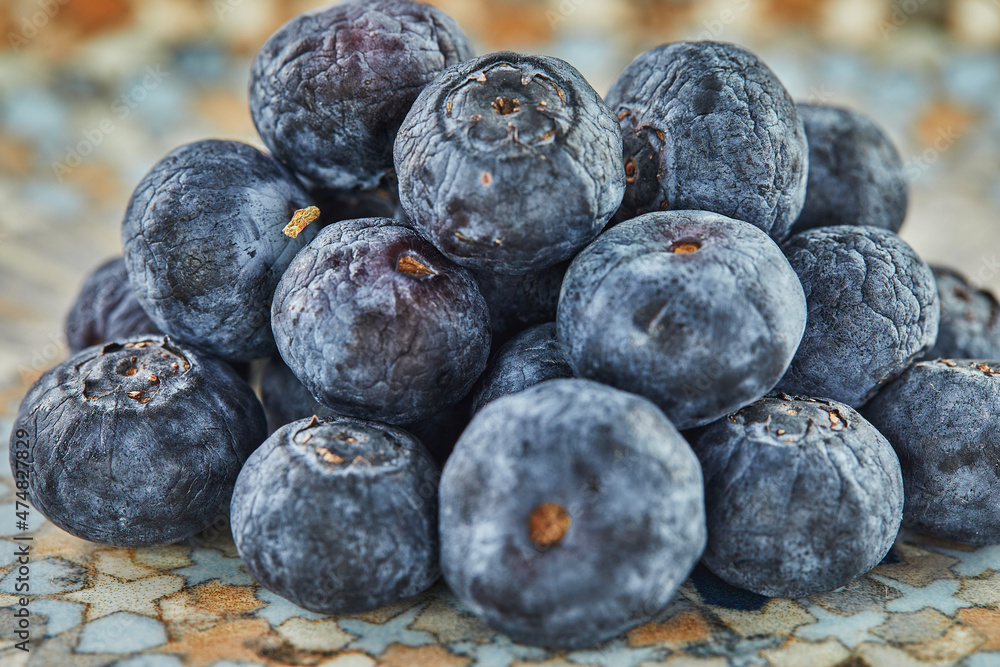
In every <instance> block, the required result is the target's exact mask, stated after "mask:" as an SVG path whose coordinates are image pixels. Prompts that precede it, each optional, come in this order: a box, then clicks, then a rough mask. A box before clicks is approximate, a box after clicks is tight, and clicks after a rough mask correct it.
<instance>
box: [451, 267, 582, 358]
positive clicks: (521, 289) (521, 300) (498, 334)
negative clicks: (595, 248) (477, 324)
mask: <svg viewBox="0 0 1000 667" xmlns="http://www.w3.org/2000/svg"><path fill="white" fill-rule="evenodd" d="M568 268H569V262H568V261H567V262H559V263H558V264H556V265H554V266H550V267H549V268H547V269H542V270H541V271H536V272H534V273H525V274H522V275H519V276H511V275H507V274H504V273H496V272H495V271H477V270H474V269H473V270H471V273H472V276H473V277H474V278H475V279H476V283H477V284H478V285H479V291H480V292H482V294H483V298H484V299H486V305H487V306H488V307H489V309H490V327H491V328H492V329H493V338H494V341H496V340H497V339H506V338H507V337H509V336H511V335H513V334H516V333H518V332H520V331H523V330H524V329H525V328H527V327H530V326H531V325H533V324H542V323H544V322H552V321H553V320H555V319H556V307H557V306H558V304H559V288H560V287H561V286H562V281H563V276H565V275H566V269H568Z"/></svg>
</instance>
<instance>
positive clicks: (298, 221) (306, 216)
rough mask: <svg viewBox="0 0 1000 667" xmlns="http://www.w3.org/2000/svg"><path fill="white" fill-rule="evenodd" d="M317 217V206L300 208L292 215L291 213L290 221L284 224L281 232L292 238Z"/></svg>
mask: <svg viewBox="0 0 1000 667" xmlns="http://www.w3.org/2000/svg"><path fill="white" fill-rule="evenodd" d="M318 217H319V208H317V207H315V206H307V207H306V208H300V209H299V210H297V211H296V212H295V214H294V215H292V219H291V221H290V222H289V223H288V224H287V225H285V228H284V229H282V230H281V233H282V234H284V235H285V236H288V237H291V238H293V239H294V238H296V237H297V236H298V235H299V234H301V233H302V230H303V229H305V228H306V227H308V226H309V225H310V224H311V223H312V222H314V221H315V220H316V219H317V218H318Z"/></svg>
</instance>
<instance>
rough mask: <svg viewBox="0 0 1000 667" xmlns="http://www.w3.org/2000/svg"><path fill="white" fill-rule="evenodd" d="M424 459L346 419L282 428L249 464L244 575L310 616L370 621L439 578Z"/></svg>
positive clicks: (235, 520) (431, 484) (412, 446)
mask: <svg viewBox="0 0 1000 667" xmlns="http://www.w3.org/2000/svg"><path fill="white" fill-rule="evenodd" d="M438 477H439V472H438V468H437V466H436V465H435V464H434V461H433V460H432V459H431V456H430V454H428V453H427V450H425V449H424V448H423V446H422V445H421V444H420V443H419V442H418V441H417V440H416V439H415V438H414V437H413V436H411V435H410V434H408V433H406V432H405V431H402V430H400V429H397V428H392V427H390V426H385V425H382V424H377V423H375V422H366V421H362V420H358V419H350V418H331V419H328V420H319V419H316V418H313V419H309V420H301V421H297V422H292V423H291V424H286V425H285V426H282V427H281V428H280V429H278V430H277V431H276V432H275V433H274V434H272V435H271V437H270V438H268V439H267V441H266V442H265V443H264V444H263V445H262V446H261V448H260V449H258V450H257V451H256V452H254V454H253V456H251V457H250V459H249V460H248V461H247V462H246V465H245V466H244V467H243V471H242V472H241V473H240V476H239V479H238V480H237V481H236V490H235V491H234V493H233V503H232V530H233V540H234V541H235V542H236V549H237V551H239V554H240V558H242V559H243V564H244V565H245V566H246V568H247V571H249V572H250V574H251V575H253V577H254V579H256V580H257V581H258V582H260V584H261V585H262V586H264V587H265V588H267V589H268V590H271V591H273V592H275V593H277V594H278V595H280V596H282V597H284V598H287V599H289V600H291V601H292V602H294V603H295V604H297V605H299V606H300V607H304V608H306V609H309V610H311V611H315V612H320V613H324V614H341V613H354V612H361V611H367V610H369V609H374V608H376V607H381V606H384V605H387V604H392V603H393V602H398V601H399V600H402V599H403V598H407V597H410V596H411V595H416V594H417V593H420V592H421V591H423V590H425V589H427V588H428V587H429V586H430V585H431V584H433V583H434V581H435V580H436V579H437V578H438V575H439V572H440V570H439V567H438V535H437V482H438Z"/></svg>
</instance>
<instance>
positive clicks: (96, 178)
mask: <svg viewBox="0 0 1000 667" xmlns="http://www.w3.org/2000/svg"><path fill="white" fill-rule="evenodd" d="M434 3H435V4H437V5H439V6H441V7H442V8H443V9H445V11H447V12H448V13H449V14H451V15H452V16H453V17H454V18H455V19H456V20H457V21H458V22H459V23H460V24H461V25H462V26H463V27H464V28H465V29H466V30H467V31H468V32H469V33H470V36H471V37H472V38H473V40H474V42H475V43H476V47H477V51H478V52H479V53H487V52H490V51H495V50H500V49H516V50H524V51H530V52H536V53H546V54H550V55H554V56H557V57H560V58H564V59H566V60H568V61H570V62H572V63H573V64H574V65H575V66H576V67H577V68H578V69H580V70H581V71H582V72H583V74H584V75H585V76H586V77H587V78H588V79H589V80H590V82H591V83H592V84H593V85H594V87H595V88H596V89H597V90H598V91H600V92H603V91H606V90H607V88H608V86H609V84H610V83H611V80H612V79H613V78H614V77H615V76H616V74H617V73H618V72H619V71H620V70H621V69H622V68H623V67H624V66H625V65H626V64H627V63H628V62H629V61H630V60H631V59H632V57H633V56H634V55H636V54H637V53H638V52H640V51H642V50H644V49H647V48H650V47H652V46H655V45H657V44H660V43H662V42H666V41H673V40H678V39H706V38H711V39H723V40H729V41H734V42H738V43H741V44H744V45H746V46H748V47H749V48H751V49H752V50H754V51H756V52H758V53H759V54H760V55H761V56H762V57H763V58H764V60H765V61H766V62H767V63H768V64H769V65H770V66H771V67H772V68H773V69H774V70H775V71H776V72H777V74H778V75H779V77H780V78H781V79H782V80H783V82H784V83H785V84H786V86H787V87H788V88H789V90H790V91H791V92H792V94H793V96H794V97H795V98H796V99H798V100H811V101H814V102H816V101H819V102H828V103H835V104H842V105H847V106H851V107H853V108H856V109H860V110H862V111H864V112H866V113H868V114H869V115H871V116H872V117H873V118H874V119H875V120H876V121H877V122H878V123H880V124H881V125H883V126H884V127H885V128H886V129H887V131H888V132H889V134H890V136H891V137H892V138H893V139H894V141H896V143H897V144H898V146H899V148H900V152H901V154H902V156H903V159H904V163H905V165H906V171H907V175H908V176H909V178H910V180H911V206H910V213H909V215H908V218H907V221H906V223H905V225H904V227H903V230H902V236H903V238H904V239H905V240H906V241H907V242H908V243H910V244H911V245H913V247H914V248H915V249H916V250H917V251H918V252H919V253H920V254H921V255H922V256H923V257H925V258H926V259H928V260H929V261H931V262H934V263H944V264H948V265H951V266H953V267H956V268H958V269H960V270H962V271H963V272H965V273H966V274H968V275H970V276H971V277H972V278H973V280H974V282H976V283H977V284H981V285H986V286H991V287H993V288H994V289H996V288H998V287H1000V259H998V258H1000V225H998V224H997V222H998V221H1000V0H935V1H933V2H924V1H922V0H913V1H909V0H905V1H902V2H899V1H895V2H893V1H892V0H434ZM321 4H324V3H323V2H322V1H321V0H52V1H48V0H5V1H4V2H0V202H2V203H3V205H2V206H0V438H2V443H3V444H2V446H3V448H4V449H3V451H2V452H0V462H5V461H6V447H7V437H6V436H7V433H8V432H9V429H10V418H11V417H12V415H13V414H14V412H15V410H16V409H17V405H18V403H19V402H20V400H21V398H22V397H23V395H24V393H25V391H26V389H27V387H28V385H29V384H30V383H31V382H33V381H34V380H35V379H36V378H37V377H38V375H39V374H40V373H41V372H42V371H44V370H45V369H46V368H48V367H50V366H52V365H53V364H55V363H58V362H59V361H60V360H62V359H63V358H65V355H66V350H65V344H64V342H63V339H62V326H61V321H62V317H63V314H64V313H65V312H66V310H67V308H68V306H69V304H70V302H71V300H72V299H73V297H74V295H75V292H76V290H77V289H78V287H79V284H80V282H81V280H82V276H83V275H84V273H86V272H87V271H89V270H91V269H92V268H94V267H96V266H97V265H98V264H100V263H101V262H102V261H103V260H104V259H105V258H107V257H110V256H112V255H115V254H118V253H120V240H119V225H120V221H121V216H122V212H123V211H124V208H125V203H126V201H127V199H128V195H129V193H130V191H131V189H132V187H134V185H135V183H136V182H138V180H139V179H140V178H141V176H142V174H143V173H145V171H146V170H147V169H148V168H149V167H150V166H151V165H152V164H153V163H154V162H155V161H156V160H157V159H159V158H160V157H161V156H162V155H164V154H165V153H166V152H167V151H169V150H170V149H172V148H174V147H176V146H177V145H179V144H181V143H184V142H187V141H193V140H196V139H202V138H206V137H217V138H231V139H238V140H241V141H245V142H249V143H253V144H255V145H259V141H258V139H257V137H256V134H255V132H254V129H253V125H252V123H251V121H250V115H249V111H248V109H247V103H246V85H247V80H248V72H249V63H250V59H251V58H252V57H253V54H254V53H255V52H256V50H257V49H258V48H259V46H260V45H261V44H262V43H263V42H264V40H265V39H266V38H267V36H268V35H269V34H270V33H271V32H272V31H273V30H275V29H276V28H277V26H279V25H280V24H281V23H282V22H284V21H285V20H287V19H288V18H290V17H291V16H292V15H294V14H296V13H298V12H301V11H304V10H306V9H309V8H312V7H315V6H318V5H321ZM0 478H2V484H0V542H2V543H0V666H2V667H8V666H10V667H19V666H23V665H31V666H32V667H34V666H43V667H48V666H53V667H65V666H73V665H83V666H87V667H97V666H104V665H118V666H125V667H178V666H181V665H192V666H198V667H202V666H205V667H209V666H211V667H233V666H234V665H324V666H329V665H337V666H338V667H364V666H368V665H372V664H385V665H400V666H409V665H414V666H421V665H445V666H451V665H455V666H461V665H483V666H485V667H505V666H507V665H529V664H538V665H548V666H550V667H556V666H559V665H616V666H617V665H621V666H628V665H643V664H647V665H654V664H657V665H658V664H665V665H717V666H723V665H726V666H732V667H740V666H743V665H774V666H784V665H788V666H790V667H798V666H805V665H841V666H843V667H847V666H849V667H864V666H865V665H871V666H874V667H880V666H882V665H888V666H891V667H894V666H897V665H898V666H902V667H906V666H907V665H941V666H943V665H960V666H962V667H983V666H986V665H998V666H1000V546H994V547H985V548H980V549H970V548H965V547H961V546H958V545H953V544H946V543H942V542H936V541H933V540H929V539H927V538H923V537H920V536H917V535H903V536H901V537H900V539H899V540H898V541H897V542H896V545H895V547H894V548H893V550H892V551H891V552H890V553H889V555H888V557H887V558H886V559H885V561H884V562H883V563H882V564H881V565H879V566H878V567H877V568H875V570H874V571H873V572H872V573H871V574H869V575H868V576H865V577H862V578H861V579H859V580H857V581H855V582H853V583H852V584H850V585H849V586H847V587H845V588H844V589H842V590H839V591H836V592H833V593H830V594H827V595H821V596H813V597H810V598H806V599H804V600H797V601H791V600H781V599H772V600H768V599H765V598H762V597H759V596H755V595H752V594H749V593H746V592H741V591H738V590H735V589H733V588H730V587H728V586H726V585H724V584H722V583H721V582H720V581H719V580H717V579H715V578H714V577H712V576H711V575H710V574H708V573H707V572H705V571H703V570H697V571H696V572H695V573H694V575H693V576H692V577H691V578H690V579H689V580H688V581H687V582H686V583H685V584H684V585H683V586H682V588H681V590H680V591H679V593H678V594H677V596H676V598H675V600H674V601H673V603H672V604H671V605H670V607H669V608H668V609H666V610H664V611H663V613H662V614H661V615H660V616H659V617H658V618H657V619H656V621H655V622H653V623H650V624H647V625H645V626H642V627H640V628H637V629H635V630H633V631H632V632H630V633H629V634H628V635H627V636H625V637H620V638H618V639H617V640H615V641H613V642H611V643H608V644H606V645H604V646H601V647H598V648H597V649H594V650H590V651H576V652H549V651H544V650H540V649H536V648H531V647H526V646H519V645H514V644H512V643H511V642H510V641H509V640H507V639H506V638H505V637H503V636H501V635H498V634H496V633H494V632H492V631H491V630H489V629H488V628H486V627H485V626H483V625H482V624H481V623H480V622H479V621H478V620H477V619H476V618H475V617H473V616H472V615H470V614H469V613H468V612H467V611H465V610H464V609H463V608H462V607H461V605H459V604H458V603H457V602H456V601H455V599H454V598H453V597H452V596H451V595H450V594H449V593H448V592H447V590H446V589H445V588H444V587H443V586H440V585H439V586H438V587H437V588H435V589H434V590H432V591H430V592H429V593H427V594H425V595H423V596H421V597H419V598H416V599H414V600H410V601H407V602H405V603H402V604H399V605H396V606H393V607H389V608H385V609H380V610H377V611H374V612H371V613H368V614H361V615H356V616H345V617H323V616H318V615H316V614H312V613H309V612H306V611H303V610H301V609H298V608H296V607H294V606H293V605H291V604H290V603H288V602H286V601H284V600H282V599H280V598H277V597H276V596H274V595H272V594H270V593H268V592H267V591H265V590H262V589H260V588H259V587H257V586H256V585H255V584H254V583H253V581H252V580H251V578H250V577H249V576H248V574H247V573H246V571H245V570H244V569H243V568H242V567H241V565H240V562H239V559H238V558H237V557H236V553H235V550H234V547H233V543H232V539H231V537H230V536H229V533H228V530H227V529H226V527H225V526H219V527H218V529H217V530H214V531H210V532H209V533H207V534H204V535H202V536H200V537H199V538H197V539H195V540H192V541H190V543H189V544H186V545H175V546H170V547H163V548H157V549H117V548H110V547H106V546H102V545H97V544H91V543H87V542H84V541H82V540H78V539H76V538H73V537H70V536H69V535H67V534H66V533H64V532H62V531H61V530H59V529H57V528H55V527H54V526H52V525H51V524H49V523H47V522H45V521H44V520H43V519H42V517H41V516H40V515H39V514H38V513H37V512H35V511H34V510H29V512H28V515H27V516H26V517H25V519H24V523H25V524H26V528H25V527H23V526H18V522H19V521H21V519H19V518H18V517H17V514H16V512H17V511H18V510H19V508H18V507H17V506H16V500H17V499H16V496H15V488H14V486H13V480H12V479H11V477H10V472H9V469H8V468H7V466H6V464H5V463H0ZM22 511H23V510H22ZM29 537H30V538H31V539H30V540H28V539H22V540H17V539H15V538H29ZM23 544H28V545H30V552H29V558H30V560H29V563H28V564H27V565H24V564H22V563H18V562H17V559H18V548H19V546H18V545H23ZM22 566H23V567H26V568H27V574H22V570H21V569H20V568H21V567H22ZM23 576H26V577H28V582H27V583H28V584H29V585H30V590H29V591H19V590H18V586H19V585H20V584H23V583H24V582H23V581H18V578H19V577H23ZM22 597H24V598H25V599H26V600H27V601H28V605H27V607H28V609H29V612H30V616H29V617H28V619H29V620H28V621H26V622H27V623H28V625H29V630H30V648H31V651H30V652H24V651H21V650H19V649H18V648H17V647H16V644H17V642H18V641H20V638H19V637H18V635H17V634H16V633H17V632H18V631H19V630H20V628H19V627H18V625H19V621H20V620H21V618H22V617H18V616H15V613H16V612H17V610H18V609H20V608H21V607H22V605H21V604H20V602H21V601H22V600H21V598H22Z"/></svg>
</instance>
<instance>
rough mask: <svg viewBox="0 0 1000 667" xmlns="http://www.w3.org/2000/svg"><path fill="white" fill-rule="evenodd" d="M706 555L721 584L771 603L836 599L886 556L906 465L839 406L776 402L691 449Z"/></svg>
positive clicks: (787, 399) (739, 415) (756, 407)
mask: <svg viewBox="0 0 1000 667" xmlns="http://www.w3.org/2000/svg"><path fill="white" fill-rule="evenodd" d="M691 446H692V447H693V448H694V451H695V453H696V454H697V455H698V459H699V460H700V461H701V466H702V471H703V472H704V475H705V513H706V517H707V521H708V546H707V547H706V548H705V555H704V556H703V558H702V560H703V562H704V563H705V565H707V566H708V568H709V569H710V570H712V572H714V573H715V574H716V575H718V576H719V577H720V578H721V579H723V580H724V581H726V582H728V583H730V584H732V585H734V586H739V587H740V588H745V589H747V590H751V591H753V592H755V593H760V594H762V595H768V596H773V597H802V596H805V595H812V594H814V593H823V592H826V591H832V590H834V589H836V588H840V587H841V586H844V585H845V584H847V583H848V582H850V581H851V580H852V579H854V578H855V577H858V576H860V575H862V574H864V573H865V572H867V571H868V570H870V569H872V568H873V567H875V566H876V565H878V564H879V562H880V561H881V560H882V557H883V556H885V554H886V553H887V552H888V551H889V547H891V546H892V543H893V541H894V540H895V539H896V533H897V532H898V531H899V523H900V519H901V518H902V513H903V480H902V477H901V475H900V469H899V460H898V459H897V458H896V454H895V453H894V452H893V451H892V447H891V446H890V445H889V443H888V442H887V441H886V439H885V438H884V437H883V436H882V435H881V434H880V433H879V432H878V431H876V430H875V428H874V427H873V426H872V425H871V424H869V423H868V422H867V421H865V420H864V419H863V418H862V417H861V415H859V414H858V413H857V412H855V411H854V410H853V409H851V408H850V407H848V406H846V405H844V404H843V403H836V402H834V401H827V400H823V399H813V398H796V397H791V396H787V395H777V396H770V397H767V398H763V399H761V400H760V401H757V402H756V403H753V404H752V405H749V406H747V407H745V408H743V409H742V410H740V411H738V412H736V413H734V414H731V415H729V416H728V417H727V418H723V419H720V420H719V421H717V422H715V423H713V424H711V425H710V426H708V427H706V428H705V429H704V430H703V431H702V433H701V434H700V436H699V437H698V438H697V439H695V440H692V443H691Z"/></svg>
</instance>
